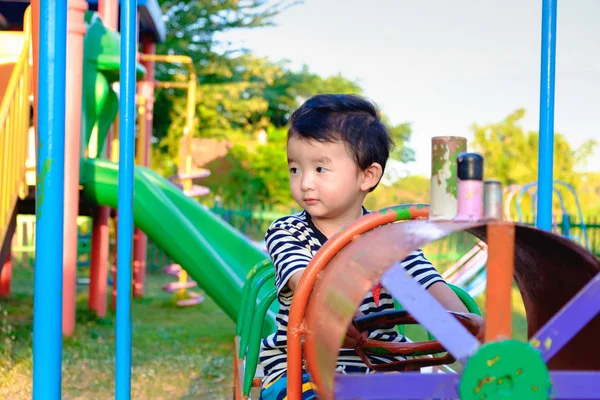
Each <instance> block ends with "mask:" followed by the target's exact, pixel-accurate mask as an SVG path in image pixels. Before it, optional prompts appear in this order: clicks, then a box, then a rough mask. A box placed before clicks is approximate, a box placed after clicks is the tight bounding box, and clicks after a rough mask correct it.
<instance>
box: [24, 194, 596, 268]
mask: <svg viewBox="0 0 600 400" xmlns="http://www.w3.org/2000/svg"><path fill="white" fill-rule="evenodd" d="M212 211H213V212H214V213H215V214H217V215H219V216H220V217H221V218H222V219H223V220H224V221H226V222H227V223H229V224H230V225H232V226H233V227H234V228H236V229H238V230H240V231H241V232H242V233H244V234H245V235H246V236H248V237H249V238H250V239H251V240H254V241H257V242H261V241H262V240H263V238H264V234H265V232H266V230H267V228H268V227H269V224H270V223H271V222H272V221H274V220H275V219H277V218H278V217H280V216H282V215H283V214H281V213H277V212H273V211H268V210H264V211H262V210H258V211H251V210H243V209H242V210H234V209H228V208H223V207H218V206H214V207H212ZM524 223H525V224H528V225H533V223H534V222H533V220H532V219H531V218H529V219H526V220H525V221H524ZM78 226H79V246H78V266H79V267H80V271H81V272H82V273H83V274H84V275H85V272H86V269H87V268H88V267H89V260H90V243H91V226H92V221H91V218H88V217H79V219H78ZM111 229H113V227H111ZM555 230H556V232H557V233H560V234H565V233H567V235H568V236H569V237H570V238H571V239H572V240H574V241H576V242H578V243H580V244H581V245H584V243H586V241H585V239H587V243H588V244H589V248H590V250H591V251H592V252H593V253H594V254H596V256H597V257H599V258H600V217H598V216H596V217H589V218H587V219H586V220H585V221H584V222H583V223H580V222H579V221H576V220H575V219H574V218H573V217H569V218H562V217H561V218H557V219H556V223H555ZM111 237H112V235H111ZM34 243H35V217H34V216H30V215H19V216H18V218H17V230H16V232H15V236H14V239H13V256H14V257H15V261H16V262H17V264H18V265H26V266H31V267H33V260H34V257H35V246H34ZM476 243H477V239H476V238H475V237H474V236H472V235H471V234H469V233H468V232H458V233H455V234H452V235H450V236H447V237H445V238H443V239H441V240H438V241H437V242H434V243H432V244H429V245H427V246H426V247H424V248H423V251H424V252H425V254H426V256H427V258H428V259H429V260H430V261H431V262H432V263H433V264H434V265H436V267H438V268H439V269H440V270H441V271H443V270H445V269H446V268H447V267H448V266H450V265H452V264H454V263H455V262H456V261H457V260H458V259H460V258H461V256H463V255H464V254H465V253H467V252H468V251H469V250H470V249H471V248H473V246H475V244H476ZM111 245H114V243H111ZM169 263H171V260H170V258H169V257H168V256H167V255H166V254H165V253H164V252H163V251H162V250H161V249H160V248H159V247H158V246H156V245H155V244H154V243H152V242H151V241H150V242H149V245H148V262H147V266H148V269H149V270H150V271H155V270H158V269H161V268H162V267H164V266H165V265H167V264H169Z"/></svg>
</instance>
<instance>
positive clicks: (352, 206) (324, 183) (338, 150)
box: [287, 136, 372, 218]
mask: <svg viewBox="0 0 600 400" xmlns="http://www.w3.org/2000/svg"><path fill="white" fill-rule="evenodd" d="M287 154H288V167H289V172H290V188H291V192H292V197H293V198H294V200H295V201H296V202H297V203H298V205H299V206H300V207H302V208H303V209H305V210H306V211H307V212H308V213H309V214H310V215H311V216H312V217H313V218H336V217H341V216H343V215H344V214H346V213H348V212H352V211H356V209H357V208H360V207H361V206H362V201H363V199H364V196H365V195H366V193H367V191H368V189H369V188H370V187H372V186H366V185H368V184H369V183H368V182H365V177H364V174H363V172H362V171H360V169H359V168H358V166H357V165H356V163H355V161H354V158H353V157H352V156H351V154H350V153H349V151H348V150H347V149H346V146H345V145H344V144H343V143H342V142H334V143H329V142H325V143H323V142H319V141H316V140H311V139H308V140H307V139H302V138H298V137H297V136H291V137H290V138H289V139H288V144H287ZM365 186H366V187H365Z"/></svg>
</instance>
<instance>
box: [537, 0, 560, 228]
mask: <svg viewBox="0 0 600 400" xmlns="http://www.w3.org/2000/svg"><path fill="white" fill-rule="evenodd" d="M556 3H557V0H543V1H542V57H541V69H540V72H541V73H540V138H539V149H538V153H539V158H538V198H537V204H538V207H537V209H538V212H537V219H536V225H537V227H538V228H539V229H544V230H546V231H551V230H552V180H553V176H552V168H553V165H554V160H553V156H554V75H555V73H554V66H555V63H556Z"/></svg>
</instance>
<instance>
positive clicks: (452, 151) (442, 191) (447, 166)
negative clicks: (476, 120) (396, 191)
mask: <svg viewBox="0 0 600 400" xmlns="http://www.w3.org/2000/svg"><path fill="white" fill-rule="evenodd" d="M466 150H467V139H466V138H464V137H457V136H438V137H434V138H431V192H430V201H429V203H430V209H429V219H431V220H451V219H453V218H454V217H455V216H456V210H457V201H458V200H457V196H458V193H457V192H458V188H457V187H458V180H457V176H456V160H457V157H458V155H459V154H460V153H463V152H465V151H466Z"/></svg>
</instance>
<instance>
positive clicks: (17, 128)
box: [0, 8, 32, 244]
mask: <svg viewBox="0 0 600 400" xmlns="http://www.w3.org/2000/svg"><path fill="white" fill-rule="evenodd" d="M24 35H25V39H24V42H23V49H22V50H21V53H20V54H19V58H18V59H17V62H16V64H15V66H14V68H13V71H12V74H11V77H10V80H9V82H8V86H7V88H6V92H5V94H4V97H3V98H2V103H1V104H0V244H1V243H3V242H4V240H5V239H6V234H7V232H8V227H9V224H10V220H11V217H12V214H13V211H14V208H15V205H16V203H17V199H18V198H19V197H21V198H23V197H25V196H26V195H27V185H26V183H25V172H26V165H25V164H26V160H27V140H28V130H29V124H30V104H29V91H30V86H31V80H32V76H31V69H30V51H31V11H30V8H27V10H26V11H25V15H24Z"/></svg>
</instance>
